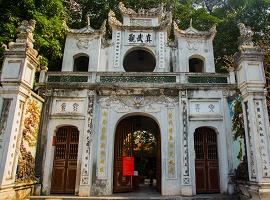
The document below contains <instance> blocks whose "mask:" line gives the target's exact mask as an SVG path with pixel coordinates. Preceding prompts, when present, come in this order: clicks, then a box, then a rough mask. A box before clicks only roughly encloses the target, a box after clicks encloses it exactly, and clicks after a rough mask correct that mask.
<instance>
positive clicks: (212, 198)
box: [30, 187, 239, 200]
mask: <svg viewBox="0 0 270 200" xmlns="http://www.w3.org/2000/svg"><path fill="white" fill-rule="evenodd" d="M30 199H31V200H73V199H74V200H77V199H78V200H94V199H97V200H116V199H130V200H144V199H145V200H151V199H155V200H158V199H161V200H238V199H239V198H238V197H237V195H235V196H230V195H222V194H201V195H196V196H193V197H183V196H161V195H160V193H158V192H157V191H156V190H155V188H149V187H147V188H140V190H139V191H136V192H128V193H116V194H113V195H112V196H102V197H78V196H60V195H52V196H32V197H30Z"/></svg>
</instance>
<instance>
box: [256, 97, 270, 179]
mask: <svg viewBox="0 0 270 200" xmlns="http://www.w3.org/2000/svg"><path fill="white" fill-rule="evenodd" d="M254 104H255V110H256V116H257V134H258V138H259V152H260V157H261V163H262V172H263V177H266V178H269V177H270V173H269V166H270V164H269V155H268V150H267V148H268V147H267V146H266V144H267V135H266V131H265V128H264V121H263V117H262V116H263V108H262V101H261V100H255V101H254Z"/></svg>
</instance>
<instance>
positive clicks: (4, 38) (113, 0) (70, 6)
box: [0, 0, 270, 71]
mask: <svg viewBox="0 0 270 200" xmlns="http://www.w3.org/2000/svg"><path fill="white" fill-rule="evenodd" d="M74 2H75V4H76V5H74ZM123 2H124V4H125V5H126V7H130V8H132V9H134V10H138V9H140V8H146V9H147V8H153V7H157V6H158V5H159V4H160V3H163V5H164V7H165V8H166V9H172V11H173V19H174V20H175V21H176V22H177V23H178V25H179V27H180V28H181V29H185V28H188V26H189V22H190V19H193V26H194V27H195V28H197V29H199V30H208V29H209V28H211V27H212V26H213V25H214V24H217V35H216V38H215V40H214V53H215V57H216V58H218V57H223V56H224V55H232V54H234V53H235V52H236V51H237V38H238V36H239V30H238V27H237V24H238V23H239V22H244V23H245V24H246V25H248V26H251V28H252V29H253V30H254V31H255V33H256V34H255V40H256V41H260V40H261V39H262V38H263V37H265V35H267V34H269V32H270V30H269V29H270V0H237V1H235V0H226V1H224V0H170V1H169V0H147V1H145V0H123ZM118 4H119V0H75V1H68V0H67V1H64V0H10V1H3V2H2V4H1V7H0V13H1V15H0V46H1V45H2V44H4V43H5V44H7V43H8V42H10V41H13V40H14V39H15V38H16V34H17V32H18V29H17V27H18V26H19V24H20V22H21V21H22V20H30V19H35V20H36V21H37V25H36V30H35V32H34V34H35V35H34V37H35V40H36V42H35V48H36V49H37V50H38V51H39V53H40V54H41V55H42V56H44V57H46V58H48V59H49V70H57V69H59V68H60V66H61V58H62V54H63V46H64V39H65V26H64V22H66V23H67V24H68V25H69V26H70V27H72V28H81V27H83V26H85V24H86V20H85V16H86V14H90V16H91V26H92V27H93V28H96V29H97V28H99V27H100V26H101V24H102V22H103V21H104V20H105V19H107V15H108V12H109V10H113V11H114V12H115V13H116V15H117V17H118V18H119V20H121V16H120V12H119V9H118ZM172 38H173V37H172ZM1 61H3V48H0V64H1ZM217 67H218V69H217V70H218V71H221V70H220V68H221V67H222V65H221V64H220V63H217Z"/></svg>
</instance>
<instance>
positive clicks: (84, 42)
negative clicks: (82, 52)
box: [77, 39, 90, 49]
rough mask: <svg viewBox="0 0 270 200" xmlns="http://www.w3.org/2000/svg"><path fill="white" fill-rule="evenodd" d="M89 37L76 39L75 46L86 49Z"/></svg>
mask: <svg viewBox="0 0 270 200" xmlns="http://www.w3.org/2000/svg"><path fill="white" fill-rule="evenodd" d="M89 42H90V41H89V39H78V40H77V47H78V48H79V49H88V47H89Z"/></svg>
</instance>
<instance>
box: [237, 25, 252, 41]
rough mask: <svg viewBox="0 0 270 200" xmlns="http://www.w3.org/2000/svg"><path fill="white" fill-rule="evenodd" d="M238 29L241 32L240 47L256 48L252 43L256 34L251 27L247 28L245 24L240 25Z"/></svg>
mask: <svg viewBox="0 0 270 200" xmlns="http://www.w3.org/2000/svg"><path fill="white" fill-rule="evenodd" d="M238 28H239V30H240V37H239V38H238V40H239V43H240V45H244V46H254V43H253V41H252V40H253V35H254V32H253V31H252V30H251V28H250V26H246V25H245V24H244V23H238Z"/></svg>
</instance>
